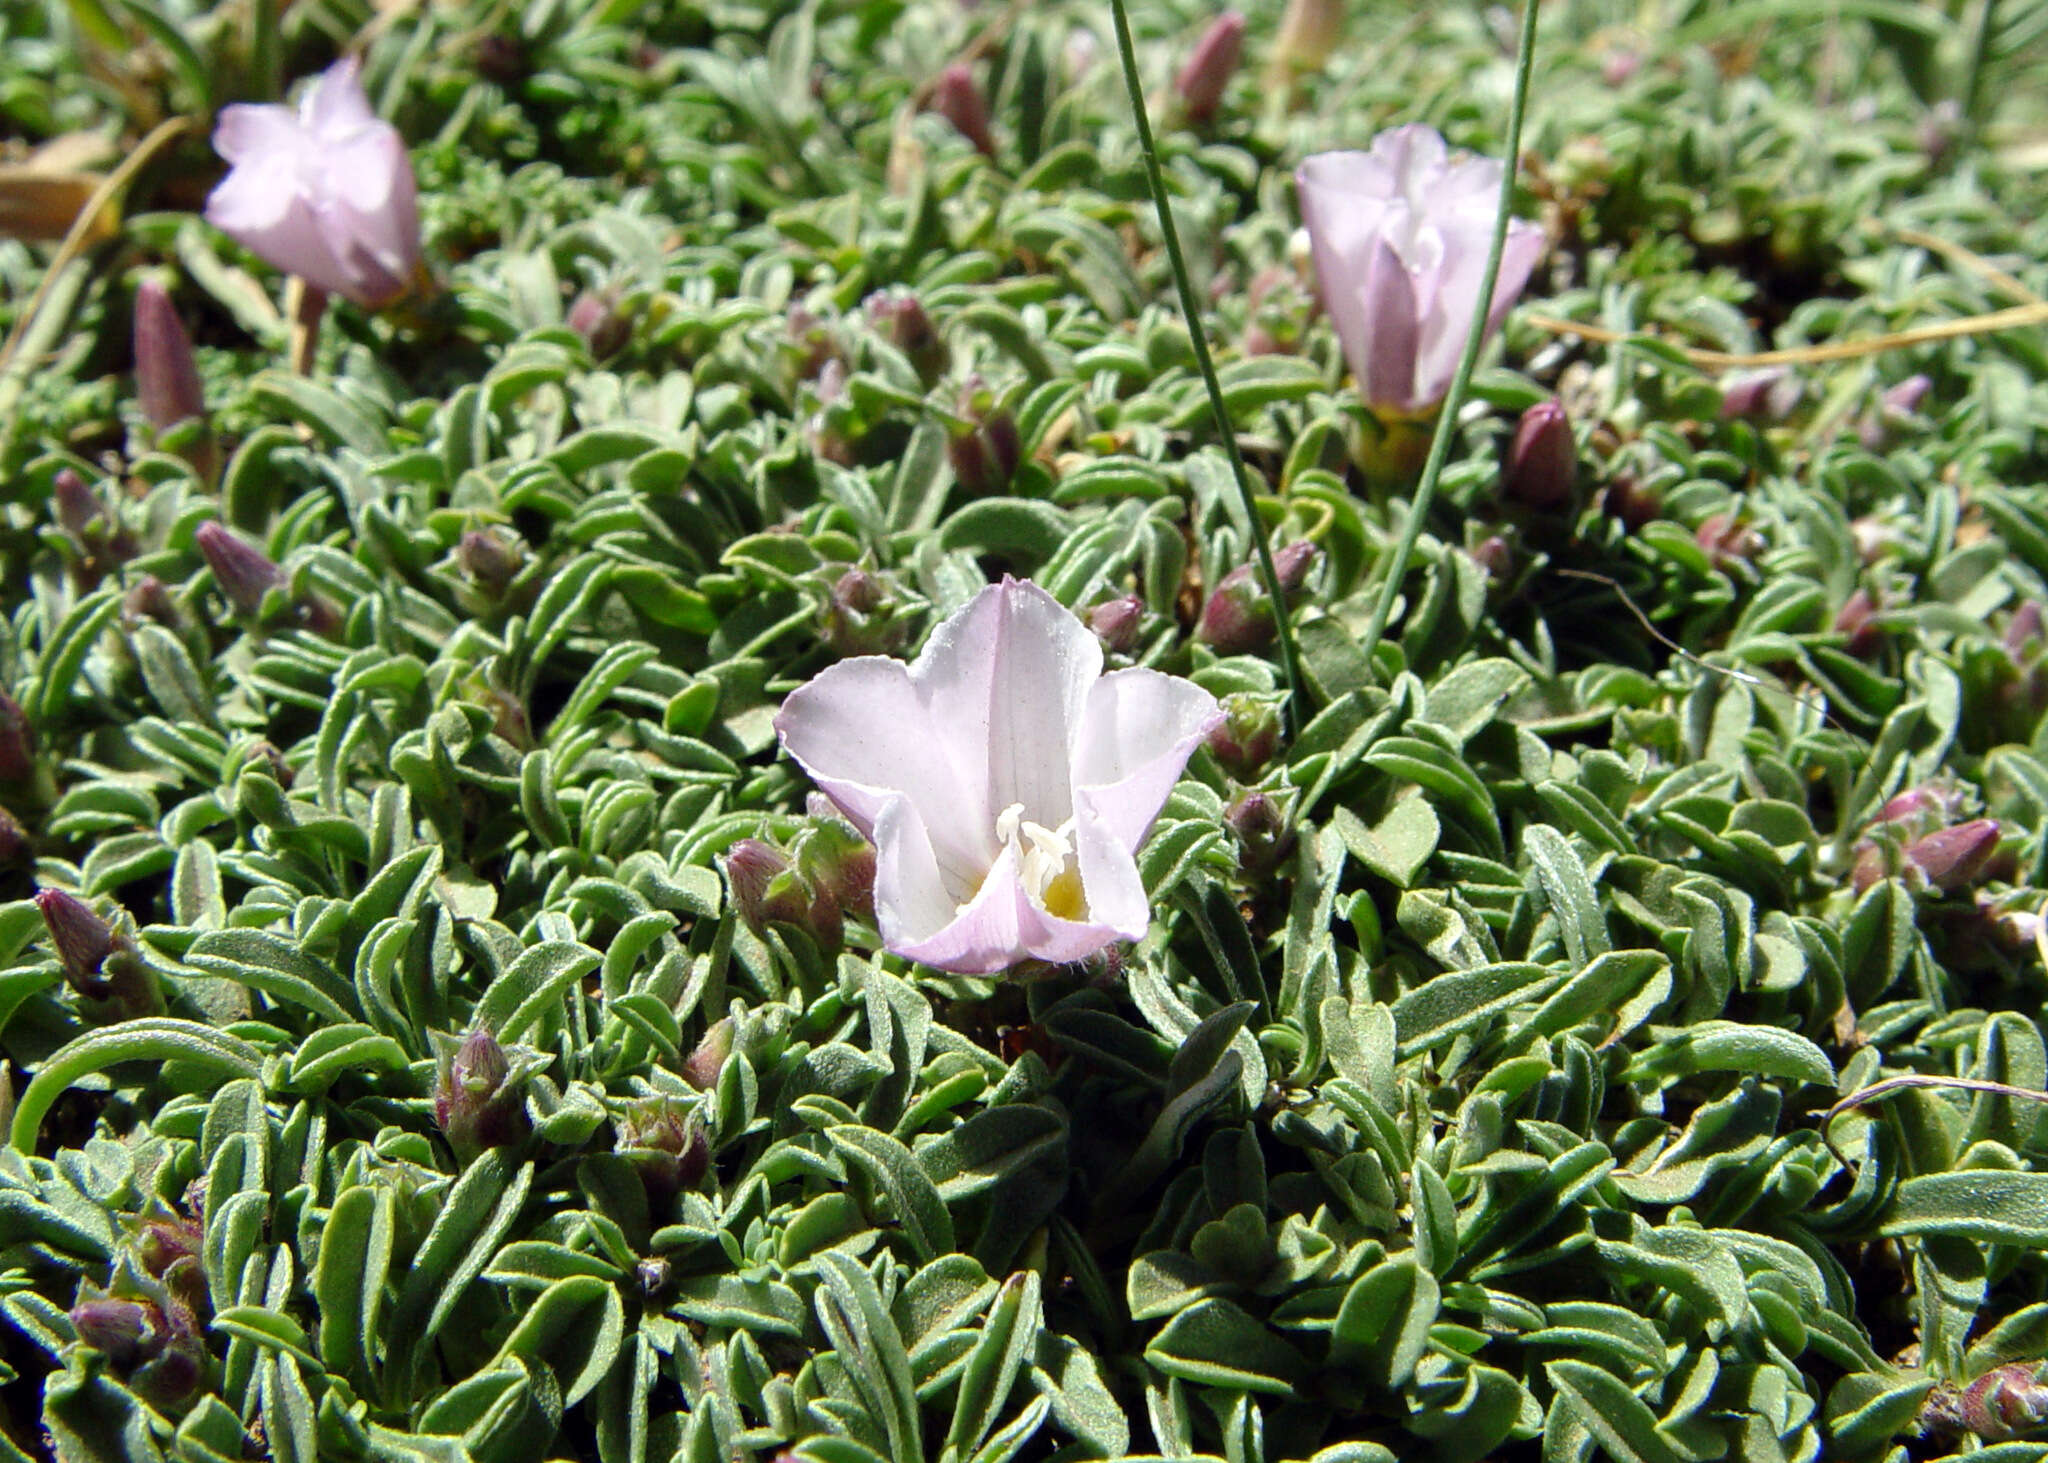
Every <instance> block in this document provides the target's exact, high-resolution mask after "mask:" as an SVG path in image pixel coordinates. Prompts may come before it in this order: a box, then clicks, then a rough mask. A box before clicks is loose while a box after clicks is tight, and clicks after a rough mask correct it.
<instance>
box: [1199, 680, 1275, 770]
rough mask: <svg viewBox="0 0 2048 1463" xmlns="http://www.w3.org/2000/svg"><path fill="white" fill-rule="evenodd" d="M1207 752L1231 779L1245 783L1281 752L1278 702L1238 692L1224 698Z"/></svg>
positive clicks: (1268, 697)
mask: <svg viewBox="0 0 2048 1463" xmlns="http://www.w3.org/2000/svg"><path fill="white" fill-rule="evenodd" d="M1209 750H1210V751H1211V752H1214V753H1215V754H1216V760H1217V761H1218V762H1221V763H1222V764H1223V769H1224V771H1226V772H1228V773H1229V774H1230V775H1231V776H1232V777H1236V778H1239V779H1241V780H1248V779H1250V778H1251V777H1253V776H1254V775H1255V774H1257V772H1258V770H1259V769H1260V768H1261V767H1264V766H1265V765H1266V763H1267V762H1269V761H1271V760H1272V757H1273V754H1274V753H1275V752H1277V751H1278V750H1280V703H1279V701H1278V700H1277V699H1276V698H1274V697H1271V696H1260V695H1255V694H1253V693H1252V692H1250V691H1238V692H1234V693H1232V694H1231V695H1228V696H1225V697H1224V698H1223V720H1222V721H1220V722H1218V723H1217V724H1216V729H1215V730H1214V731H1212V732H1210V733H1209Z"/></svg>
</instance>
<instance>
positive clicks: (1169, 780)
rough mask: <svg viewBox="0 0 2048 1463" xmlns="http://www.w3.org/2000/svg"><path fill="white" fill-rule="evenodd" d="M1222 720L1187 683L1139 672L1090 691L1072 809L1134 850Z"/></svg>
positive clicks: (1118, 675)
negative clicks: (1076, 808) (1092, 818)
mask: <svg viewBox="0 0 2048 1463" xmlns="http://www.w3.org/2000/svg"><path fill="white" fill-rule="evenodd" d="M1222 720H1223V708H1222V707H1221V706H1219V705H1217V703H1216V698H1215V697H1214V696H1211V695H1210V694H1209V693H1208V692H1207V691H1204V690H1203V689H1202V688H1201V687H1200V686H1197V685H1196V684H1195V683H1194V682H1192V681H1184V680H1182V679H1181V678H1180V677H1178V676H1169V675H1165V674H1162V673H1161V672H1159V671H1155V670H1149V669H1147V668H1145V667H1143V666H1134V667H1132V668H1131V669H1129V670H1121V671H1114V672H1112V673H1110V674H1109V675H1106V676H1104V677H1102V679H1100V680H1099V681H1097V682H1096V683H1095V684H1094V685H1093V686H1092V687H1090V688H1089V692H1088V707H1087V710H1086V712H1085V713H1084V714H1083V716H1082V718H1081V731H1080V736H1079V737H1078V738H1077V739H1076V743H1075V747H1074V787H1075V795H1074V797H1075V802H1076V803H1077V804H1078V805H1079V807H1080V808H1081V809H1082V810H1084V811H1085V812H1086V813H1088V814H1092V815H1093V816H1095V817H1098V818H1100V819H1101V820H1102V825H1103V827H1104V828H1105V829H1106V830H1108V832H1109V833H1110V835H1111V836H1113V837H1114V838H1115V839H1116V841H1117V842H1118V843H1119V844H1121V845H1122V847H1123V848H1124V850H1125V851H1126V852H1127V853H1128V852H1133V851H1135V850H1136V849H1137V847H1138V845H1139V844H1141V843H1143V842H1144V841H1145V835H1146V833H1147V832H1149V831H1150V830H1151V827H1152V820H1153V819H1154V818H1156V817H1158V816H1159V808H1160V805H1161V804H1163V803H1164V802H1165V801H1166V795H1167V794H1168V793H1170V792H1172V791H1173V785H1174V783H1175V782H1177V781H1179V780H1180V774H1181V770H1182V769H1183V768H1185V767H1186V766H1187V761H1188V758H1189V757H1191V756H1193V755H1194V750H1195V748H1196V747H1198V746H1200V745H1201V744H1202V739H1203V738H1204V737H1206V736H1208V735H1209V733H1210V732H1211V731H1213V730H1215V728H1216V727H1217V725H1218V724H1220V723H1221V722H1222ZM1084 821H1085V820H1084Z"/></svg>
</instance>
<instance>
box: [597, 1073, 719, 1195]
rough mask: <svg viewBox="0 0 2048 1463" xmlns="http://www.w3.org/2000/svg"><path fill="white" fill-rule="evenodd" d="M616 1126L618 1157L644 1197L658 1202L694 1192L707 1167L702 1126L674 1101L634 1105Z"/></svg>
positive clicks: (708, 1152) (707, 1145)
mask: <svg viewBox="0 0 2048 1463" xmlns="http://www.w3.org/2000/svg"><path fill="white" fill-rule="evenodd" d="M618 1126H619V1136H618V1142H617V1144H616V1148H617V1152H618V1154H619V1156H620V1157H622V1158H624V1159H626V1160H627V1161H628V1162H630V1163H631V1164H632V1165H633V1167H634V1168H635V1169H636V1170H637V1171H638V1172H639V1174H640V1182H641V1183H643V1184H645V1185H646V1187H647V1197H648V1198H649V1199H652V1200H653V1201H654V1202H656V1203H662V1202H664V1201H666V1200H668V1199H671V1198H673V1197H675V1195H676V1194H678V1193H680V1192H681V1191H682V1190H684V1189H694V1188H695V1187H697V1185H698V1184H699V1183H700V1182H701V1181H702V1180H703V1178H704V1175H705V1173H707V1172H708V1171H709V1170H710V1168H711V1145H710V1143H709V1142H708V1141H706V1139H705V1137H704V1129H703V1127H702V1126H701V1125H700V1124H699V1123H698V1122H697V1120H696V1116H695V1114H694V1113H692V1112H691V1111H689V1110H688V1109H685V1108H684V1107H682V1106H681V1105H680V1104H679V1103H677V1102H676V1101H675V1100H674V1099H672V1098H667V1097H656V1098H650V1099H648V1100H647V1101H644V1102H638V1103H634V1104H632V1105H631V1106H629V1107H628V1108H627V1109H626V1111H625V1113H624V1114H623V1115H621V1117H620V1118H619V1125H618Z"/></svg>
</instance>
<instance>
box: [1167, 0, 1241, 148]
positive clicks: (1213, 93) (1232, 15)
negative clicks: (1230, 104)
mask: <svg viewBox="0 0 2048 1463" xmlns="http://www.w3.org/2000/svg"><path fill="white" fill-rule="evenodd" d="M1244 24H1245V22H1244V16H1243V14H1242V13H1240V12H1239V11H1235V10H1226V11H1224V12H1223V13H1222V14H1221V15H1219V16H1217V17H1216V18H1215V19H1214V20H1212V21H1210V22H1209V28H1208V29H1207V30H1205V31H1203V32H1202V38H1201V39H1200V40H1199V41H1197V42H1195V49H1194V50H1193V52H1191V53H1190V54H1189V56H1188V59H1187V64H1186V65H1185V66H1182V67H1181V69H1180V76H1179V77H1178V78H1177V79H1176V80H1175V81H1174V84H1173V86H1174V90H1175V91H1176V92H1178V93H1179V95H1180V105H1181V110H1182V111H1183V112H1184V113H1186V115H1187V119H1188V120H1189V121H1190V122H1193V123H1194V124H1196V125H1197V126H1200V125H1201V124H1202V123H1204V122H1207V121H1208V120H1209V119H1210V118H1212V117H1214V116H1215V115H1216V108H1217V107H1218V106H1219V105H1221V103H1222V101H1223V91H1224V88H1225V87H1227V86H1229V85H1230V78H1231V77H1232V76H1233V75H1235V74H1236V72H1237V62H1238V57H1239V56H1240V55H1242V54H1243V52H1244Z"/></svg>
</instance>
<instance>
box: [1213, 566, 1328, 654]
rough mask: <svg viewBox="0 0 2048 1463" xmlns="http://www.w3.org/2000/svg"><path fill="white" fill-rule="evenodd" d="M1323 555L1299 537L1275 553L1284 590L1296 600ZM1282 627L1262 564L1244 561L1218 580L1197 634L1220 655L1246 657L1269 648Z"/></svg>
mask: <svg viewBox="0 0 2048 1463" xmlns="http://www.w3.org/2000/svg"><path fill="white" fill-rule="evenodd" d="M1320 557H1321V553H1320V551H1319V550H1318V549H1317V548H1316V546H1315V545H1314V544H1312V543H1310V542H1309V541H1308V540H1307V539H1298V540H1296V541H1295V542H1294V543H1291V544H1289V545H1287V546H1286V547H1285V548H1283V549H1281V550H1280V551H1279V552H1278V553H1276V554H1274V555H1273V567H1274V569H1275V570H1276V571H1278V574H1279V577H1280V589H1281V591H1282V593H1284V594H1286V595H1287V596H1288V598H1289V599H1290V600H1292V598H1293V597H1294V595H1295V594H1296V593H1298V592H1299V591H1300V590H1301V589H1302V588H1303V587H1304V586H1305V585H1306V584H1307V583H1308V576H1309V574H1310V573H1311V572H1312V571H1313V570H1314V568H1315V565H1316V561H1317V560H1318V559H1319V558H1320ZM1276 628H1277V626H1276V622H1275V619H1274V613H1273V605H1272V602H1271V601H1270V600H1269V599H1267V597H1266V591H1265V586H1264V585H1263V584H1262V583H1261V582H1260V576H1259V566H1258V565H1257V564H1255V563H1253V564H1240V565H1238V566H1237V567H1236V568H1235V569H1232V570H1231V571H1230V572H1229V573H1228V574H1226V575H1224V576H1223V578H1222V579H1220V580H1218V581H1217V584H1216V589H1215V591H1214V592H1213V593H1212V594H1211V595H1210V596H1209V600H1208V603H1206V604H1204V605H1203V606H1202V619H1201V622H1200V623H1199V624H1198V625H1197V626H1196V627H1195V636H1196V638H1197V639H1199V640H1201V641H1202V642H1203V643H1205V644H1208V645H1212V646H1214V647H1215V648H1216V650H1217V652H1218V653H1219V654H1222V655H1245V654H1249V653H1250V652H1252V651H1255V650H1262V649H1264V648H1265V646H1266V645H1267V643H1268V642H1269V641H1271V640H1272V638H1273V633H1274V630H1275V629H1276Z"/></svg>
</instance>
